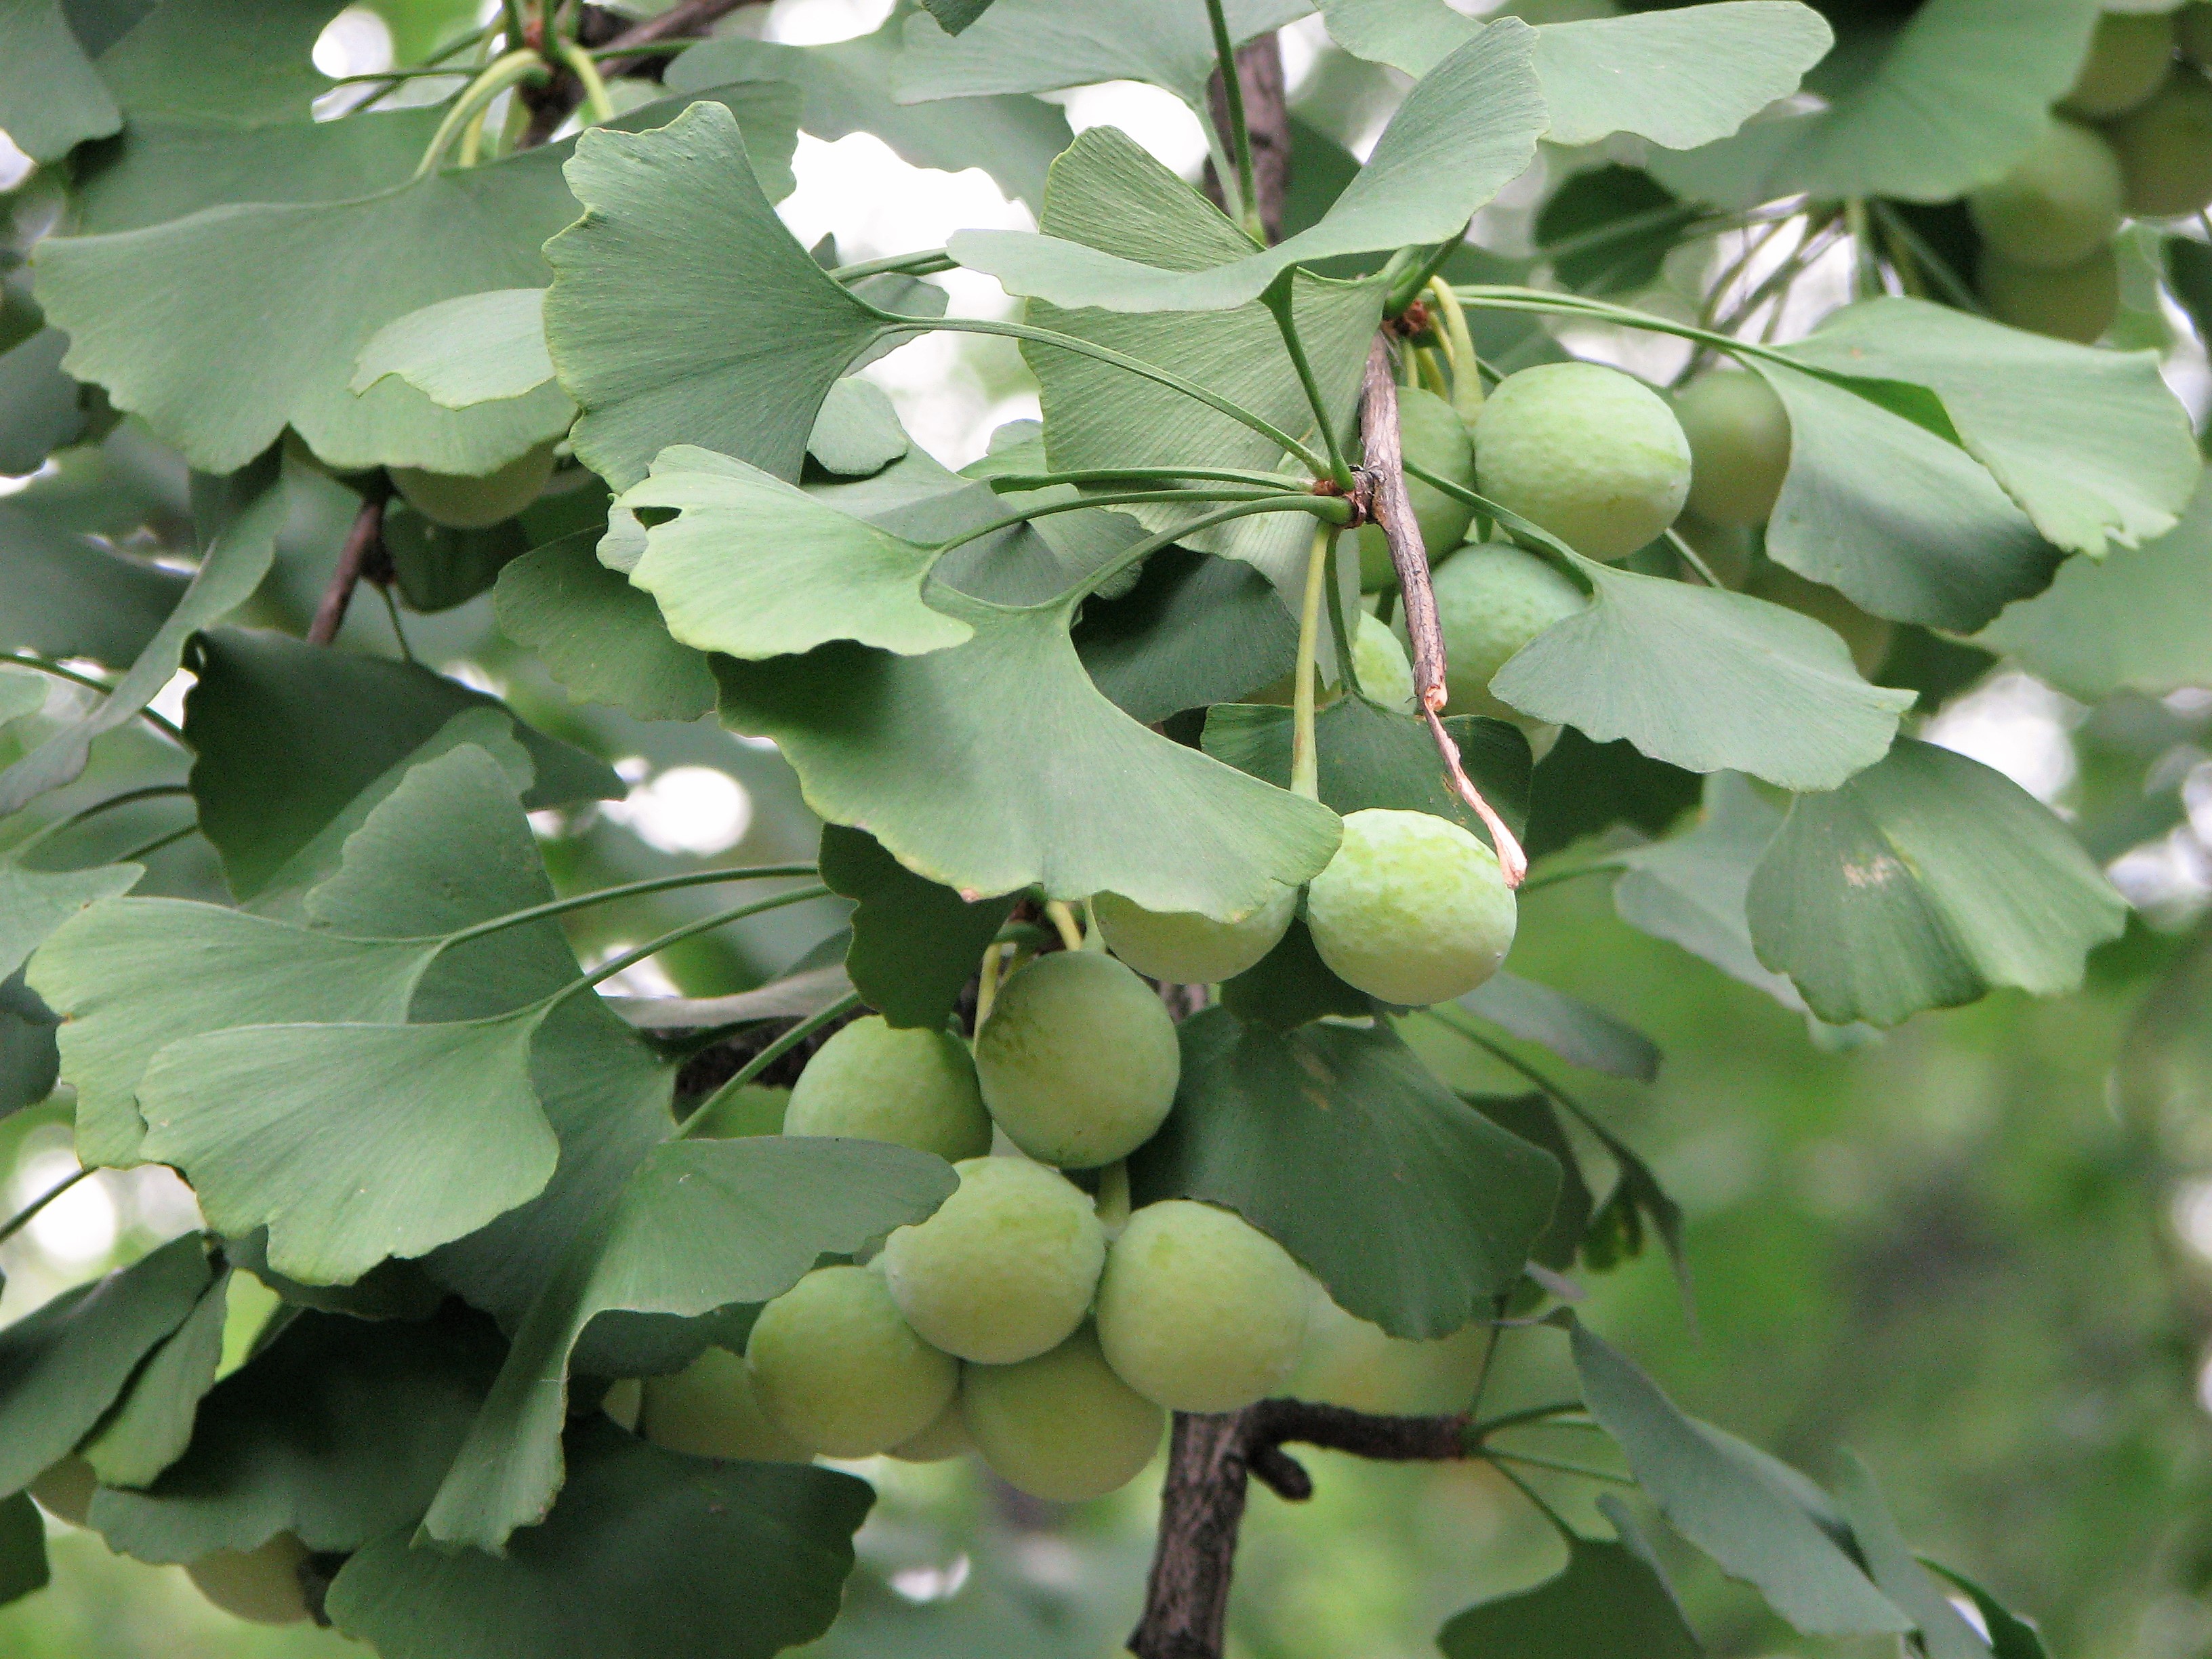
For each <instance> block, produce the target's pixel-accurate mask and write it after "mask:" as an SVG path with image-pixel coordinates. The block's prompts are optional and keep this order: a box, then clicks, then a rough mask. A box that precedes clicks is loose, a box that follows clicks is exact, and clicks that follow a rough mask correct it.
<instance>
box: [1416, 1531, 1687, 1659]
mask: <svg viewBox="0 0 2212 1659" xmlns="http://www.w3.org/2000/svg"><path fill="white" fill-rule="evenodd" d="M1600 1501H1601V1503H1602V1504H1604V1506H1605V1510H1606V1515H1607V1518H1608V1519H1609V1520H1611V1521H1612V1522H1613V1526H1614V1527H1615V1528H1617V1529H1618V1530H1619V1532H1620V1541H1618V1542H1614V1541H1612V1540H1609V1539H1601V1538H1571V1539H1570V1540H1568V1541H1567V1565H1565V1567H1563V1568H1561V1569H1560V1570H1559V1571H1558V1572H1557V1573H1554V1574H1553V1576H1552V1577H1549V1578H1547V1579H1546V1580H1545V1581H1544V1582H1543V1583H1541V1584H1538V1585H1537V1586H1535V1587H1534V1589H1525V1590H1522V1591H1520V1592H1518V1593H1517V1594H1516V1595H1503V1596H1499V1597H1498V1598H1497V1599H1496V1600H1495V1601H1484V1602H1480V1603H1479V1604H1478V1605H1476V1606H1474V1607H1469V1608H1468V1610H1467V1611H1466V1612H1464V1613H1460V1614H1458V1615H1456V1616H1455V1617H1454V1618H1453V1619H1452V1620H1450V1622H1449V1623H1448V1624H1446V1625H1445V1626H1444V1627H1443V1630H1441V1631H1439V1632H1437V1646H1438V1647H1440V1648H1442V1649H1443V1651H1444V1655H1445V1659H1591V1656H1594V1655H1596V1654H1601V1653H1619V1654H1624V1655H1626V1654H1634V1655H1636V1656H1637V1659H1697V1656H1698V1655H1699V1654H1700V1653H1702V1652H1703V1651H1704V1649H1703V1648H1701V1647H1700V1646H1699V1644H1698V1638H1697V1636H1696V1635H1695V1633H1694V1632H1692V1630H1691V1629H1690V1626H1689V1621H1688V1620H1686V1618H1685V1617H1684V1616H1683V1613H1682V1608H1681V1605H1680V1603H1679V1602H1678V1601H1675V1600H1674V1591H1673V1589H1670V1588H1669V1587H1668V1583H1667V1580H1666V1577H1665V1576H1664V1575H1663V1574H1662V1573H1661V1571H1659V1564H1658V1560H1657V1558H1656V1556H1654V1555H1653V1553H1652V1551H1651V1546H1650V1544H1649V1543H1647V1542H1646V1541H1644V1536H1643V1534H1641V1533H1639V1532H1638V1531H1637V1529H1636V1527H1635V1523H1634V1522H1632V1521H1631V1520H1630V1519H1629V1517H1628V1512H1627V1510H1626V1509H1624V1508H1623V1507H1621V1505H1620V1500H1619V1499H1617V1498H1603V1499H1601V1500H1600Z"/></svg>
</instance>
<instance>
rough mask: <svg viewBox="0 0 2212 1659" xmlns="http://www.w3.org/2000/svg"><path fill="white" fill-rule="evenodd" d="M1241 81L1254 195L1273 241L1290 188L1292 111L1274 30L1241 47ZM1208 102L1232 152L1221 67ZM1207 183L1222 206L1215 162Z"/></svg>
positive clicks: (1208, 167)
mask: <svg viewBox="0 0 2212 1659" xmlns="http://www.w3.org/2000/svg"><path fill="white" fill-rule="evenodd" d="M1237 86H1238V87H1239V88H1241V89H1242V90H1243V94H1244V131H1245V136H1246V137H1247V138H1248V139H1249V140H1250V142H1251V145H1252V194H1253V195H1254V196H1255V197H1257V198H1258V206H1259V209H1260V223H1261V228H1264V229H1265V230H1266V231H1267V240H1269V241H1271V242H1279V241H1281V240H1283V202H1284V199H1285V197H1287V196H1288V194H1289V193H1290V187H1291V112H1290V105H1289V103H1288V101H1287V100H1286V96H1285V91H1284V86H1283V48H1282V45H1281V43H1280V41H1279V40H1278V39H1277V38H1276V36H1275V34H1274V33H1273V31H1272V30H1271V31H1269V32H1268V33H1266V34H1263V35H1261V36H1260V37H1259V38H1258V39H1256V40H1249V41H1247V42H1246V43H1245V44H1244V45H1243V46H1241V47H1239V48H1238V49H1237ZM1206 106H1207V108H1208V109H1210V110H1211V111H1212V113H1213V130H1214V131H1216V132H1218V133H1219V134H1220V135H1221V148H1222V149H1223V150H1224V151H1225V152H1226V153H1229V154H1234V153H1235V149H1236V144H1235V141H1234V140H1233V139H1232V138H1231V137H1230V131H1229V97H1228V94H1227V93H1226V92H1225V90H1224V89H1223V88H1222V84H1221V71H1220V70H1215V71H1214V72H1213V78H1212V81H1210V82H1208V83H1207V86H1206ZM1205 187H1206V195H1207V196H1208V197H1210V198H1211V199H1212V202H1213V204H1214V205H1215V206H1216V207H1219V206H1221V205H1222V202H1223V197H1222V192H1221V180H1220V179H1218V178H1217V177H1216V176H1215V174H1214V171H1213V163H1212V162H1211V161H1208V162H1207V163H1206V186H1205Z"/></svg>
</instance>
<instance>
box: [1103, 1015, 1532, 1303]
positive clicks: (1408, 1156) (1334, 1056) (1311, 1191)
mask: <svg viewBox="0 0 2212 1659" xmlns="http://www.w3.org/2000/svg"><path fill="white" fill-rule="evenodd" d="M1179 1030H1180V1031H1181V1033H1182V1086H1181V1087H1180V1088H1179V1089H1178V1090H1177V1091H1176V1103H1175V1109H1174V1110H1172V1111H1171V1112H1170V1113H1169V1115H1168V1119H1167V1121H1166V1122H1165V1123H1164V1125H1162V1126H1161V1128H1160V1132H1159V1133H1158V1135H1156V1136H1154V1137H1153V1138H1152V1140H1150V1141H1148V1142H1147V1143H1146V1145H1145V1146H1144V1147H1143V1148H1142V1150H1140V1151H1139V1152H1137V1153H1136V1155H1135V1156H1134V1157H1133V1158H1131V1159H1130V1160H1129V1182H1130V1192H1131V1196H1132V1198H1133V1200H1134V1201H1135V1202H1137V1203H1139V1204H1148V1203H1151V1202H1152V1201H1154V1200H1158V1199H1164V1198H1198V1199H1204V1200H1207V1201H1208V1202H1210V1203H1214V1204H1219V1205H1224V1206H1226V1207H1228V1208H1230V1209H1232V1210H1234V1211H1236V1212H1237V1213H1238V1214H1239V1215H1242V1216H1243V1218H1245V1219H1246V1220H1247V1221H1249V1222H1250V1223H1251V1224H1252V1225H1254V1226H1255V1227H1257V1228H1259V1229H1260V1230H1261V1231H1262V1232H1265V1233H1267V1235H1268V1236H1269V1237H1273V1239H1275V1240H1276V1242H1277V1243H1280V1244H1281V1245H1282V1246H1283V1248H1284V1249H1286V1250H1288V1251H1290V1253H1291V1255H1294V1256H1296V1257H1297V1259H1298V1260H1299V1261H1301V1262H1303V1263H1304V1265H1305V1266H1306V1267H1308V1268H1309V1269H1310V1270H1311V1271H1312V1272H1313V1273H1314V1274H1315V1275H1316V1277H1317V1278H1319V1279H1320V1280H1321V1281H1322V1284H1323V1285H1327V1286H1328V1293H1329V1296H1330V1297H1331V1298H1332V1299H1334V1301H1335V1303H1336V1304H1337V1305H1338V1306H1339V1307H1340V1308H1343V1309H1344V1310H1346V1311H1347V1312H1350V1313H1354V1314H1357V1315H1358V1316H1359V1317H1360V1318H1362V1319H1365V1320H1370V1321H1372V1322H1374V1323H1376V1324H1377V1325H1380V1326H1381V1327H1382V1328H1383V1329H1384V1330H1386V1331H1388V1332H1389V1333H1390V1334H1392V1335H1393V1336H1406V1337H1437V1336H1445V1335H1449V1334H1450V1333H1452V1332H1453V1331H1455V1330H1458V1329H1459V1328H1461V1327H1462V1326H1464V1325H1465V1324H1466V1323H1467V1322H1468V1321H1469V1320H1470V1319H1472V1318H1474V1316H1476V1315H1477V1314H1478V1313H1480V1312H1481V1311H1483V1310H1485V1309H1486V1307H1487V1306H1488V1305H1489V1304H1490V1301H1491V1298H1492V1297H1496V1296H1499V1295H1502V1294H1503V1293H1504V1291H1507V1290H1510V1288H1511V1287H1512V1285H1514V1283H1515V1282H1516V1280H1518V1279H1519V1278H1520V1277H1521V1269H1522V1264H1523V1263H1525V1262H1526V1261H1528V1252H1529V1249H1530V1248H1531V1247H1532V1246H1533V1245H1534V1243H1535V1241H1536V1238H1537V1237H1538V1235H1540V1234H1541V1232H1542V1231H1544V1224H1545V1222H1546V1221H1547V1219H1548V1218H1550V1216H1551V1213H1552V1205H1553V1199H1554V1197H1555V1195H1556V1194H1557V1193H1558V1191H1559V1164H1558V1163H1557V1161H1556V1160H1554V1159H1553V1158H1552V1156H1551V1155H1550V1154H1549V1153H1548V1152H1543V1151H1541V1150H1540V1149H1538V1148H1537V1147H1534V1146H1530V1145H1529V1144H1528V1142H1526V1141H1524V1140H1522V1139H1519V1138H1518V1137H1517V1136H1515V1135H1512V1134H1509V1133H1506V1132H1505V1131H1504V1129H1501V1128H1499V1127H1498V1126H1497V1125H1496V1124H1495V1123H1493V1122H1492V1121H1490V1120H1489V1119H1488V1118H1487V1117H1486V1116H1484V1115H1482V1114H1481V1113H1480V1112H1479V1111H1477V1110H1476V1109H1474V1107H1472V1106H1470V1105H1468V1103H1466V1102H1465V1101H1463V1100H1462V1099H1460V1098H1459V1097H1458V1096H1456V1095H1455V1094H1453V1093H1452V1091H1450V1090H1449V1089H1447V1088H1446V1087H1444V1085H1443V1084H1442V1083H1440V1082H1438V1081H1437V1079H1436V1077H1435V1076H1434V1075H1433V1074H1432V1073H1431V1072H1430V1071H1429V1069H1428V1067H1427V1066H1425V1065H1424V1064H1422V1062H1421V1060H1420V1058H1419V1055H1417V1054H1414V1053H1413V1050H1412V1049H1411V1048H1407V1046H1406V1044H1405V1042H1404V1041H1403V1040H1402V1039H1401V1038H1400V1037H1399V1036H1398V1035H1397V1033H1395V1031H1393V1030H1390V1029H1389V1026H1388V1025H1387V1024H1383V1023H1381V1022H1377V1023H1376V1024H1375V1025H1374V1026H1372V1027H1360V1026H1353V1025H1327V1024H1318V1025H1307V1026H1304V1027H1301V1028H1300V1029H1298V1030H1293V1031H1287V1032H1279V1031H1271V1030H1265V1029H1263V1028H1261V1027H1260V1026H1257V1025H1248V1024H1245V1023H1244V1022H1243V1020H1241V1019H1239V1018H1237V1016H1236V1015H1235V1014H1233V1013H1231V1012H1229V1010H1227V1009H1226V1008H1208V1009H1206V1010H1205V1011H1204V1012H1201V1013H1199V1014H1197V1015H1194V1016H1193V1017H1192V1018H1189V1019H1187V1020H1185V1021H1184V1022H1183V1023H1182V1026H1181V1027H1180V1028H1179Z"/></svg>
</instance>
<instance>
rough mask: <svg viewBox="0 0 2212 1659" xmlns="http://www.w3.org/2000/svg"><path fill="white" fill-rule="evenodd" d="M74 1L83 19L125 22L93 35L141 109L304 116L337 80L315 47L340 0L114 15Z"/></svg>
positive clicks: (217, 3)
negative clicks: (109, 38) (319, 64)
mask: <svg viewBox="0 0 2212 1659" xmlns="http://www.w3.org/2000/svg"><path fill="white" fill-rule="evenodd" d="M70 9H71V10H72V11H73V12H76V14H77V15H76V19H75V21H76V22H77V24H78V27H81V28H82V27H86V26H87V25H88V24H89V25H90V27H91V28H92V29H93V30H98V31H103V32H109V33H113V32H116V31H118V29H119V30H120V31H121V33H120V38H119V39H116V40H114V41H113V44H112V45H110V44H108V43H107V42H106V41H104V40H103V41H100V42H99V43H98V44H97V45H95V44H94V42H93V41H91V40H87V42H86V44H87V46H88V47H91V49H92V50H93V51H94V52H96V54H97V58H98V62H99V64H100V76H101V78H102V79H104V80H105V81H106V82H107V84H108V86H109V87H110V88H112V90H113V92H114V94H115V99H116V101H117V102H118V103H119V104H121V105H122V106H123V110H124V113H125V114H126V115H129V116H131V118H133V119H143V118H146V117H149V116H153V117H166V118H173V119H184V120H193V121H212V122H228V123H233V124H235V125H240V126H246V125H258V124H260V123H263V122H267V121H305V120H307V119H308V118H309V117H310V116H311V115H312V114H313V110H314V100H315V99H316V98H317V97H318V96H319V94H322V93H325V92H326V91H328V90H329V89H330V82H329V80H328V79H327V78H326V77H325V76H324V75H323V73H322V71H321V70H319V69H317V68H316V66H315V60H314V55H313V54H314V48H315V42H316V40H318V39H319V37H320V36H321V34H322V32H323V29H324V27H325V25H327V24H328V23H329V22H330V21H331V18H332V17H334V16H336V15H337V11H338V7H337V5H336V4H334V3H333V0H244V3H235V0H165V3H163V4H161V5H158V6H154V7H151V8H144V9H142V8H139V7H137V6H130V7H120V6H118V7H115V8H112V9H108V15H107V16H106V18H102V17H101V16H100V12H99V11H97V10H94V9H92V8H89V7H86V8H82V9H80V8H76V7H72V8H70Z"/></svg>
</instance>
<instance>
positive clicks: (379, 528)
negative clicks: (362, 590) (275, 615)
mask: <svg viewBox="0 0 2212 1659" xmlns="http://www.w3.org/2000/svg"><path fill="white" fill-rule="evenodd" d="M385 500H386V497H385V495H384V494H383V493H382V492H381V491H380V490H371V491H370V492H369V494H368V495H367V496H366V497H364V498H363V500H362V504H361V511H360V512H358V513H355V514H354V515H353V527H352V528H351V529H350V530H349V531H347V532H346V538H345V543H344V544H343V546H341V547H340V548H339V549H338V562H337V568H335V569H334V570H332V571H331V580H330V581H329V583H328V584H327V585H326V586H325V587H324V589H323V597H322V599H320V600H319V602H318V603H317V604H316V605H315V619H314V621H313V623H309V624H308V627H307V643H308V644H310V645H328V644H329V643H330V642H331V641H332V640H334V639H336V638H337V636H338V629H341V628H343V626H344V625H345V619H346V607H347V606H348V605H351V604H352V603H353V591H354V589H355V588H356V587H358V586H361V577H362V568H363V567H364V566H365V565H366V564H367V563H368V559H369V556H370V554H371V552H372V550H374V549H375V547H376V546H377V544H378V543H380V541H381V540H382V539H383V538H384V503H385Z"/></svg>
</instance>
